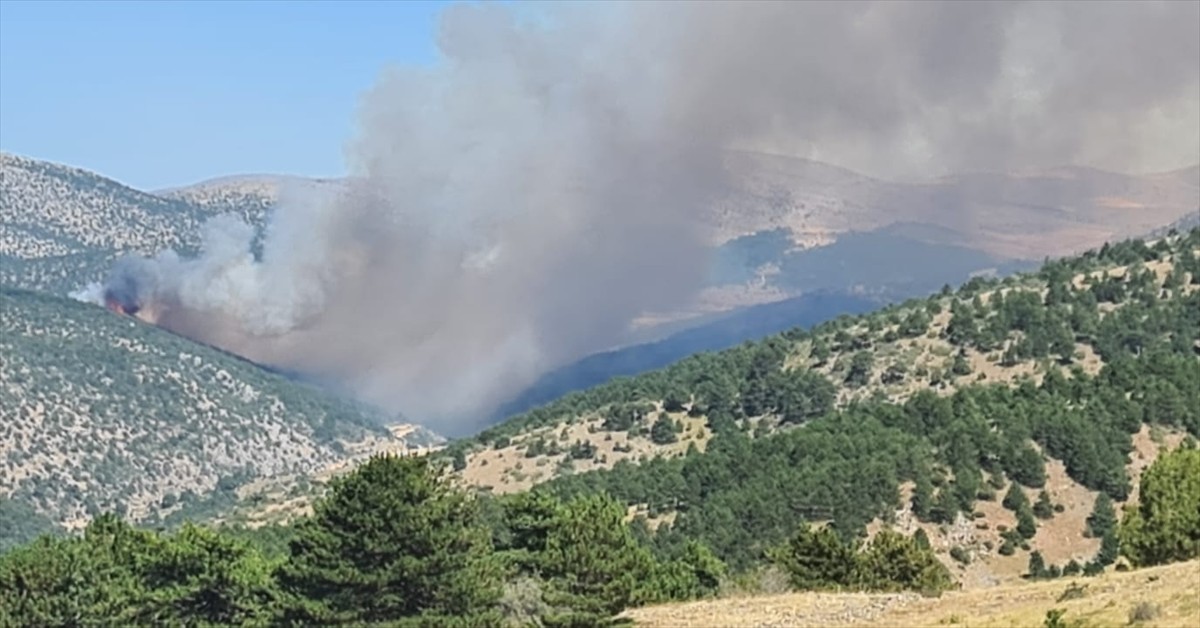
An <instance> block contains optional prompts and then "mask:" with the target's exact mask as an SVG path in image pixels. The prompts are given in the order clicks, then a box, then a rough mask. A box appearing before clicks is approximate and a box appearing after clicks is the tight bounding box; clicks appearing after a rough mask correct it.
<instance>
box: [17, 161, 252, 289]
mask: <svg viewBox="0 0 1200 628" xmlns="http://www.w3.org/2000/svg"><path fill="white" fill-rule="evenodd" d="M267 209H268V207H267V205H265V204H263V203H259V202H249V203H244V204H223V205H218V204H212V205H206V204H203V203H193V202H188V201H186V200H181V199H174V198H164V197H161V196H155V195H153V194H148V193H146V192H142V191H140V190H136V189H133V188H131V187H129V186H126V185H123V184H121V183H119V182H117V181H113V180H112V179H108V178H105V177H103V176H100V175H98V174H96V173H94V172H90V171H88V170H84V169H81V168H74V167H71V166H66V165H62V164H55V163H51V162H46V161H40V160H36V159H30V158H27V157H22V156H18V155H13V154H10V153H0V285H8V286H13V287H19V288H27V289H32V290H41V291H48V292H54V293H58V294H66V293H68V292H70V291H72V290H76V289H78V288H80V287H82V286H84V285H86V284H87V283H89V282H92V281H98V280H100V279H102V278H103V277H104V275H105V273H107V271H108V268H109V266H110V265H111V264H112V261H113V260H114V259H115V258H116V257H117V256H119V255H120V254H122V253H138V254H143V255H151V254H154V253H157V252H159V251H161V250H164V249H176V250H178V251H180V252H183V253H186V252H189V251H194V250H195V249H196V247H197V246H198V245H199V244H200V231H201V226H202V225H203V223H204V221H206V220H207V219H209V218H211V217H213V216H215V215H217V214H219V213H225V212H234V213H237V214H238V215H240V216H242V218H244V219H246V220H248V221H249V222H250V223H251V224H255V225H261V224H262V223H263V221H264V219H265V213H266V211H267Z"/></svg>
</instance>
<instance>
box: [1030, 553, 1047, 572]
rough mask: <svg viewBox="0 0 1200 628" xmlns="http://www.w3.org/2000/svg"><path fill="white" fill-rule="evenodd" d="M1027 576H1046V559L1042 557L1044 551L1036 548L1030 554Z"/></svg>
mask: <svg viewBox="0 0 1200 628" xmlns="http://www.w3.org/2000/svg"><path fill="white" fill-rule="evenodd" d="M1026 576H1028V577H1030V578H1035V579H1036V578H1044V577H1046V559H1044V558H1042V553H1041V552H1039V551H1037V550H1034V551H1032V552H1030V554H1029V569H1028V573H1027V574H1026Z"/></svg>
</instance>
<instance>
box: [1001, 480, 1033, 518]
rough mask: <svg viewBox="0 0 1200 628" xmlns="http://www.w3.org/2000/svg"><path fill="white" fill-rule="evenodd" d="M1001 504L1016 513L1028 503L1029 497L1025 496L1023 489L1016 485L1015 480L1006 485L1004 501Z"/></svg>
mask: <svg viewBox="0 0 1200 628" xmlns="http://www.w3.org/2000/svg"><path fill="white" fill-rule="evenodd" d="M1001 504H1002V505H1003V506H1004V507H1005V508H1007V509H1009V510H1011V511H1013V512H1016V513H1019V512H1020V511H1021V508H1022V507H1024V506H1028V505H1029V498H1028V497H1026V496H1025V491H1022V490H1021V487H1020V486H1017V483H1016V482H1013V483H1011V484H1009V485H1008V492H1007V493H1005V494H1004V501H1003V502H1001Z"/></svg>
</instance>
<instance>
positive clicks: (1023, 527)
mask: <svg viewBox="0 0 1200 628" xmlns="http://www.w3.org/2000/svg"><path fill="white" fill-rule="evenodd" d="M1017 534H1020V535H1021V537H1022V538H1025V539H1032V538H1033V537H1034V535H1036V534H1037V520H1036V519H1034V518H1033V510H1032V509H1031V508H1030V507H1029V504H1028V503H1026V504H1025V505H1024V506H1022V507H1021V509H1020V510H1018V511H1017Z"/></svg>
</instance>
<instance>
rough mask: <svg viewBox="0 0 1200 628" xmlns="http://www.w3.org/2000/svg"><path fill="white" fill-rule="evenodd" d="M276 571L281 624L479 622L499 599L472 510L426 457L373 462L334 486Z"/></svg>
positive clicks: (486, 542) (492, 564)
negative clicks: (281, 593)
mask: <svg viewBox="0 0 1200 628" xmlns="http://www.w3.org/2000/svg"><path fill="white" fill-rule="evenodd" d="M314 510H315V512H314V514H313V516H312V517H310V518H308V519H305V520H303V521H302V522H301V523H300V524H299V525H298V526H297V530H296V538H295V539H294V540H293V541H292V543H291V554H290V556H289V557H288V560H287V562H286V563H284V564H283V565H282V566H281V567H280V569H279V572H278V580H279V583H280V585H281V587H282V588H283V590H284V592H285V594H286V595H287V601H286V604H285V605H284V611H283V613H284V621H285V622H288V623H297V622H298V623H301V624H305V625H314V624H330V623H355V624H373V623H381V622H396V621H402V620H405V619H410V618H416V617H423V618H424V619H423V620H422V621H426V622H432V621H436V618H438V617H442V618H448V617H457V618H461V619H464V620H467V619H470V618H478V617H481V616H484V615H485V614H486V613H487V612H488V610H489V608H490V607H491V606H492V604H493V603H494V602H495V600H496V599H498V597H499V588H498V584H499V579H498V576H499V573H498V565H497V563H496V561H495V560H493V558H492V556H491V550H492V547H491V534H490V532H489V530H488V529H487V528H486V527H484V526H483V525H482V524H481V520H480V517H479V509H478V504H477V503H476V502H475V501H474V500H473V499H472V498H470V497H469V496H467V495H466V494H464V493H461V492H459V491H457V490H455V489H453V488H452V487H450V486H449V485H448V484H447V483H446V481H445V480H443V479H442V478H440V477H439V474H438V471H437V470H436V469H435V468H434V467H432V466H431V463H430V460H429V458H426V457H418V456H413V457H398V456H390V455H381V456H374V457H372V458H371V459H370V460H369V461H368V462H367V463H366V464H364V465H362V466H361V467H359V468H358V469H356V470H355V471H354V472H353V473H351V474H349V475H347V476H344V477H341V478H337V479H335V480H334V481H333V483H332V485H331V487H330V492H329V495H328V496H327V497H325V498H324V499H322V500H321V501H320V502H318V503H317V504H316V506H315V508H314Z"/></svg>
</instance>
